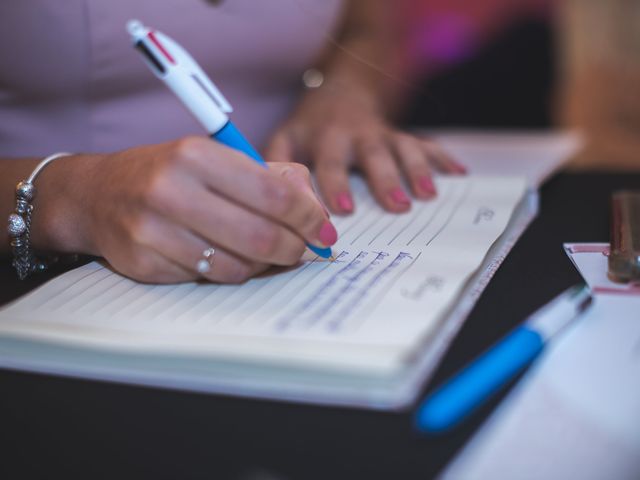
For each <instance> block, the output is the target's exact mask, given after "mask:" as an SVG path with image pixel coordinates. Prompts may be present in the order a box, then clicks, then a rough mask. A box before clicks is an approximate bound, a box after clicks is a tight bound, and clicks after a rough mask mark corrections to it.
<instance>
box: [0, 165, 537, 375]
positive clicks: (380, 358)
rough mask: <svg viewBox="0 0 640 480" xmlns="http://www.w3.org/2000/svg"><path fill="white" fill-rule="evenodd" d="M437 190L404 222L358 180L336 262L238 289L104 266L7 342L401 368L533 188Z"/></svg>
mask: <svg viewBox="0 0 640 480" xmlns="http://www.w3.org/2000/svg"><path fill="white" fill-rule="evenodd" d="M436 184H437V187H438V190H439V195H438V197H437V198H436V199H434V200H431V201H426V202H420V201H415V202H414V203H413V206H412V208H411V210H410V211H409V212H407V213H405V214H401V215H397V214H389V213H386V212H384V211H383V210H382V209H381V208H380V207H379V206H377V204H376V203H375V201H374V199H373V198H372V197H371V196H370V194H369V193H368V191H367V188H366V186H365V184H364V182H363V181H362V180H361V179H359V178H354V179H353V180H352V185H353V189H354V196H355V199H356V206H357V211H356V213H355V214H354V215H352V216H348V217H335V218H334V219H333V220H334V223H335V225H336V228H337V229H338V232H339V238H340V240H339V242H338V243H337V244H336V245H335V246H334V248H333V250H334V256H335V257H336V261H334V262H326V261H320V260H319V259H317V258H315V259H313V258H312V259H310V260H308V261H306V262H303V263H301V264H300V265H299V266H297V267H296V268H292V269H290V270H288V271H286V272H280V273H277V274H271V275H265V276H263V277H260V278H256V279H252V280H250V281H248V282H247V283H245V284H243V285H239V286H238V285H212V284H197V283H190V284H179V285H161V286H150V285H142V284H138V283H136V282H133V281H131V280H129V279H127V278H124V277H122V276H120V275H118V274H116V273H114V272H113V271H111V270H110V269H108V268H105V267H103V266H102V265H100V264H99V263H96V262H94V263H90V264H88V265H85V266H83V267H80V268H78V269H75V270H73V271H70V272H68V273H66V274H64V275H62V276H60V277H58V278H56V279H54V280H53V281H51V282H49V283H48V284H46V285H44V286H43V287H41V288H39V289H38V290H36V291H35V292H32V293H31V294H29V295H27V296H25V297H23V298H22V299H20V300H18V301H17V302H15V303H13V304H12V305H10V306H9V307H7V308H5V309H4V310H2V311H1V312H0V335H2V334H3V333H5V334H11V335H25V336H34V335H35V336H38V337H40V338H55V339H56V340H57V341H61V340H62V341H64V340H68V341H73V342H80V343H85V344H91V345H105V346H109V347H111V348H115V347H118V348H135V349H150V350H154V349H156V350H161V351H168V350H170V351H184V352H190V353H198V352H200V353H206V354H214V353H216V352H217V353H220V354H225V355H238V356H242V355H248V356H258V357H260V356H269V355H273V356H278V357H282V358H284V357H287V356H289V357H295V356H303V357H306V358H307V359H310V361H322V362H323V363H326V361H327V359H328V358H331V359H333V360H334V361H335V362H337V363H340V362H344V361H347V360H348V359H351V360H353V362H355V363H360V364H362V365H370V364H371V365H372V366H374V365H373V364H376V365H383V364H387V363H388V362H392V363H397V361H398V359H399V358H400V356H401V355H402V354H403V353H404V354H406V352H407V350H408V349H409V348H410V347H411V346H412V345H414V344H416V342H417V341H418V340H420V339H421V338H423V337H424V335H427V334H429V333H430V331H431V330H432V329H433V328H434V327H435V326H437V323H438V320H439V318H440V317H441V315H442V314H443V312H445V311H446V310H447V308H448V307H449V306H450V305H451V302H452V301H453V300H454V299H455V298H456V295H457V294H458V292H459V291H460V290H461V288H462V287H463V285H464V283H465V281H466V280H467V279H468V278H469V276H470V275H471V274H472V273H473V272H474V271H475V270H476V269H477V268H478V266H479V265H480V263H481V262H482V260H483V258H484V256H485V255H486V252H487V250H488V249H489V247H490V246H491V245H492V244H493V242H494V241H495V240H496V239H497V238H498V237H499V236H500V234H501V233H502V232H503V231H504V229H505V227H506V225H507V223H508V221H509V219H510V217H511V214H512V212H513V210H514V208H515V207H516V206H517V204H518V203H519V201H520V200H521V199H522V197H523V195H524V193H525V188H526V187H525V181H524V179H520V178H509V177H473V176H470V177H441V178H438V179H437V180H436ZM214 268H215V264H214ZM372 362H373V363H372Z"/></svg>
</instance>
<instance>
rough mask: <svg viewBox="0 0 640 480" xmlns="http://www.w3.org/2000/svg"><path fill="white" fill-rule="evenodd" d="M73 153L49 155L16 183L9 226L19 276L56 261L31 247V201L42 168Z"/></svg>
mask: <svg viewBox="0 0 640 480" xmlns="http://www.w3.org/2000/svg"><path fill="white" fill-rule="evenodd" d="M69 155H72V154H71V153H66V152H60V153H54V154H53V155H49V156H48V157H47V158H45V159H44V160H42V161H41V162H40V163H39V164H38V166H37V167H36V168H35V169H34V170H33V173H31V175H29V178H27V179H26V180H23V181H22V182H20V183H18V185H16V211H15V213H12V214H11V215H9V226H8V228H7V230H8V232H9V237H10V238H11V250H12V252H13V262H12V264H13V266H14V267H15V269H16V272H17V273H18V278H19V279H20V280H24V279H25V278H27V277H28V276H29V275H31V274H32V273H34V272H41V271H43V270H46V269H47V267H48V266H49V265H50V264H51V263H53V262H55V261H56V260H57V258H55V257H54V258H49V259H42V258H38V257H36V255H35V254H34V253H33V250H32V249H31V242H30V239H29V236H30V234H31V215H32V213H33V205H32V204H31V202H32V201H33V199H34V198H36V193H37V190H36V187H35V185H34V184H33V182H34V181H35V179H36V177H37V176H38V175H39V174H40V172H41V171H42V169H44V167H46V166H47V165H48V164H49V163H51V162H53V161H54V160H57V159H58V158H62V157H68V156H69Z"/></svg>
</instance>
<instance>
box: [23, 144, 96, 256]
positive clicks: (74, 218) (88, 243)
mask: <svg viewBox="0 0 640 480" xmlns="http://www.w3.org/2000/svg"><path fill="white" fill-rule="evenodd" d="M100 158H101V157H100V156H99V155H72V156H68V157H65V158H60V159H59V160H56V161H55V162H53V163H52V164H51V165H49V166H48V167H47V168H45V169H44V170H43V171H42V173H41V174H40V176H39V177H38V179H37V181H36V188H37V189H38V195H37V197H36V199H35V200H34V203H33V207H34V209H33V220H32V231H31V235H32V236H31V241H32V244H33V247H34V248H35V249H37V250H43V251H54V252H60V253H83V254H89V255H97V254H98V253H99V252H97V249H96V247H95V242H94V241H93V239H92V237H91V231H92V229H91V214H90V212H91V210H92V209H91V204H92V202H93V201H94V199H93V198H92V195H91V190H92V189H91V187H90V185H89V182H90V180H91V179H92V178H96V177H95V175H94V172H95V167H96V165H97V163H98V161H99V159H100Z"/></svg>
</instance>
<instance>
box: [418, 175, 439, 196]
mask: <svg viewBox="0 0 640 480" xmlns="http://www.w3.org/2000/svg"><path fill="white" fill-rule="evenodd" d="M418 186H419V187H420V190H422V191H423V192H424V193H428V194H429V195H435V194H436V187H435V185H434V184H433V180H431V177H429V176H426V175H424V176H422V177H420V178H419V179H418Z"/></svg>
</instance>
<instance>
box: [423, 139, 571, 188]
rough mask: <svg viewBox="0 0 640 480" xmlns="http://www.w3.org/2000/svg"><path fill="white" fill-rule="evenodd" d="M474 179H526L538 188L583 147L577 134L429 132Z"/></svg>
mask: <svg viewBox="0 0 640 480" xmlns="http://www.w3.org/2000/svg"><path fill="white" fill-rule="evenodd" d="M426 133H427V134H428V135H429V136H430V137H431V138H433V139H434V140H435V141H437V142H438V144H440V145H441V146H442V147H443V148H444V149H445V150H446V151H447V152H448V153H449V154H451V155H452V156H453V157H455V158H456V159H457V160H458V161H460V162H461V163H462V164H464V165H466V166H467V168H468V169H469V172H470V173H471V174H475V175H524V176H525V177H526V178H527V181H528V183H529V185H530V186H532V187H539V186H540V185H542V183H543V182H544V181H545V180H547V179H548V178H549V177H550V176H551V175H552V174H553V173H555V172H556V171H557V170H559V169H560V168H561V167H562V166H564V164H565V163H566V162H567V160H569V158H570V157H571V156H572V155H574V154H575V153H576V152H577V151H578V150H579V149H580V148H581V147H582V145H583V139H582V136H581V135H580V134H579V133H578V132H577V131H549V132H540V131H532V132H527V131H523V132H517V133H505V132H504V131H490V130H489V131H480V132H479V131H465V130H460V131H452V130H435V131H433V132H426Z"/></svg>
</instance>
